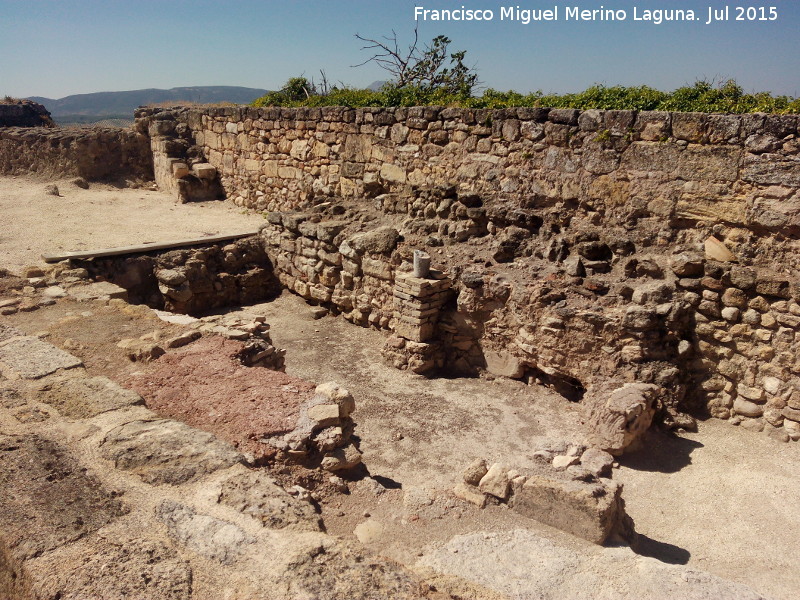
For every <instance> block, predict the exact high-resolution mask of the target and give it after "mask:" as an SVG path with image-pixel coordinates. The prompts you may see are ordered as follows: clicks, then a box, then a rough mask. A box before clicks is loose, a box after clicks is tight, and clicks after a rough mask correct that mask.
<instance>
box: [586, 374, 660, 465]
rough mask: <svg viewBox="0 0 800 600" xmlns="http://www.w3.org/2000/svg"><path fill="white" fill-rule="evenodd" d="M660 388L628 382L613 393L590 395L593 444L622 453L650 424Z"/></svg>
mask: <svg viewBox="0 0 800 600" xmlns="http://www.w3.org/2000/svg"><path fill="white" fill-rule="evenodd" d="M660 391H661V388H659V387H658V386H656V385H652V384H646V383H626V384H625V385H623V386H622V387H620V388H617V389H615V390H613V391H612V392H610V393H604V392H603V391H599V390H594V391H593V392H592V393H591V394H587V397H585V398H584V403H585V404H587V405H588V407H589V419H588V423H589V427H590V429H591V431H592V434H591V436H590V437H591V438H592V439H591V441H592V444H593V445H595V446H597V447H598V448H600V449H601V450H605V451H607V452H609V453H610V454H613V455H614V456H619V455H620V454H622V453H623V452H624V451H625V449H626V448H628V447H629V446H630V445H631V444H633V443H634V442H635V441H636V440H637V439H638V438H639V437H640V436H641V435H642V434H643V433H644V432H645V431H646V430H647V428H648V427H650V423H651V422H652V420H653V414H654V412H655V400H656V397H657V395H658V394H659V392H660Z"/></svg>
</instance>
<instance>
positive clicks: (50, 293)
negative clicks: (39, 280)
mask: <svg viewBox="0 0 800 600" xmlns="http://www.w3.org/2000/svg"><path fill="white" fill-rule="evenodd" d="M42 295H44V296H46V297H48V298H63V297H64V296H66V295H67V291H66V290H65V289H64V288H62V287H61V286H58V285H51V286H50V287H48V288H45V289H44V291H43V292H42Z"/></svg>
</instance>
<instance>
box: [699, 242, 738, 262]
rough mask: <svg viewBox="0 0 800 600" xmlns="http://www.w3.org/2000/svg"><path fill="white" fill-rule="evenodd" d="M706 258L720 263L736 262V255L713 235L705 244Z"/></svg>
mask: <svg viewBox="0 0 800 600" xmlns="http://www.w3.org/2000/svg"><path fill="white" fill-rule="evenodd" d="M705 251H706V258H707V259H709V260H717V261H719V262H736V255H735V254H733V252H731V251H730V250H729V249H728V247H727V246H726V245H725V244H723V243H722V242H720V241H719V240H718V239H717V238H715V237H714V236H713V235H712V236H711V237H709V238H708V239H707V240H706V242H705Z"/></svg>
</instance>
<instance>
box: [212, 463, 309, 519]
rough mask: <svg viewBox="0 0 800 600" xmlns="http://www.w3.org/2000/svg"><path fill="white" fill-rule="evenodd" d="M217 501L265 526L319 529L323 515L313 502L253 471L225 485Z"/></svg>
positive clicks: (233, 478)
mask: <svg viewBox="0 0 800 600" xmlns="http://www.w3.org/2000/svg"><path fill="white" fill-rule="evenodd" d="M218 502H219V503H220V504H224V505H226V506H231V507H233V508H235V509H236V510H238V511H239V512H241V513H243V514H246V515H250V516H251V517H253V518H254V519H256V520H257V521H259V522H260V523H261V524H262V525H263V526H264V527H269V528H270V529H288V530H295V531H320V530H321V526H320V518H319V515H318V514H317V513H316V511H315V510H314V507H313V506H312V505H311V503H310V502H307V501H305V500H299V499H298V498H295V497H293V496H290V495H289V494H288V493H287V492H286V490H284V489H283V488H282V487H280V486H279V485H278V484H277V483H276V482H275V480H274V479H272V478H271V477H270V476H269V475H267V474H266V473H259V472H253V471H250V472H248V473H245V474H242V475H235V476H234V477H231V478H230V479H228V480H227V481H225V483H223V484H222V491H221V492H220V494H219V499H218Z"/></svg>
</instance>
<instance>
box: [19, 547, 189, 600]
mask: <svg viewBox="0 0 800 600" xmlns="http://www.w3.org/2000/svg"><path fill="white" fill-rule="evenodd" d="M25 571H26V574H27V576H28V577H27V578H28V580H29V581H31V584H30V586H31V588H32V589H33V592H34V594H35V597H36V598H61V599H63V600H84V599H88V598H109V599H110V598H131V599H133V598H147V600H190V599H191V598H192V569H191V565H190V564H189V562H188V561H186V560H185V559H183V558H181V557H180V556H179V555H178V553H177V552H176V551H175V549H174V548H171V547H169V546H167V545H166V544H164V543H163V542H161V541H157V540H153V539H148V538H137V537H122V538H120V537H117V536H110V537H107V536H102V535H92V536H88V537H87V538H85V539H83V540H80V541H78V542H76V543H75V544H73V545H71V546H69V547H68V548H60V549H59V550H57V551H56V552H50V553H48V554H46V555H44V556H43V557H40V558H38V559H36V560H34V561H28V562H27V563H26V564H25Z"/></svg>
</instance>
